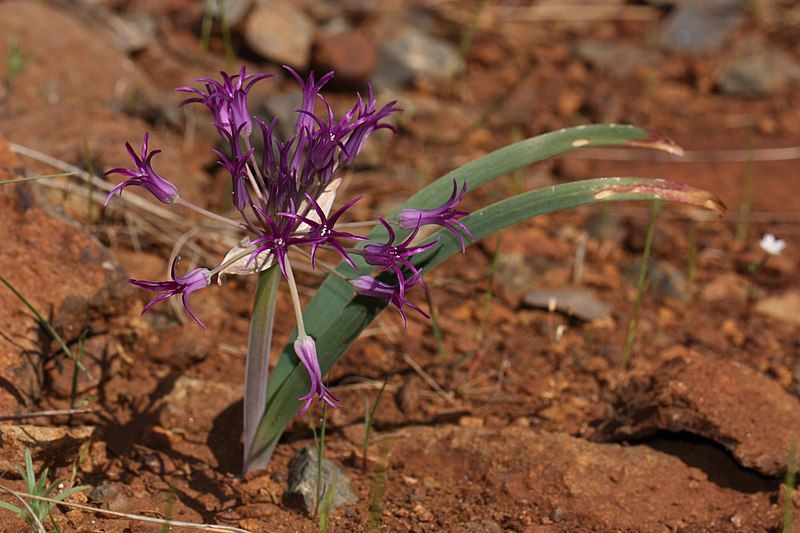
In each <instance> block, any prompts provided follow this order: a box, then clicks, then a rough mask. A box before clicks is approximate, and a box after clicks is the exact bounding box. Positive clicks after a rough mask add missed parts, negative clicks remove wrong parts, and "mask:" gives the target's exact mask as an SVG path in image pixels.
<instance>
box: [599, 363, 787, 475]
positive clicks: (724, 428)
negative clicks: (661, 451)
mask: <svg viewBox="0 0 800 533" xmlns="http://www.w3.org/2000/svg"><path fill="white" fill-rule="evenodd" d="M614 409H615V411H614V415H613V416H612V418H611V419H610V420H609V421H608V422H607V423H606V425H605V426H604V427H603V428H602V429H601V431H600V433H601V434H602V435H603V437H604V438H606V439H631V438H645V437H648V436H650V435H653V434H655V433H656V432H658V431H671V432H681V431H685V432H688V433H692V434H694V435H698V436H701V437H704V438H707V439H711V440H713V441H714V442H717V443H719V444H720V445H722V446H724V447H725V448H727V449H728V450H730V451H731V453H732V454H733V456H734V457H735V458H736V460H737V461H738V462H739V463H741V464H742V465H743V466H745V467H747V468H752V469H754V470H757V471H758V472H761V473H762V474H765V475H769V476H780V475H782V474H783V473H784V471H785V469H786V464H787V459H788V456H789V450H790V449H791V445H792V444H791V443H792V440H793V439H796V438H797V435H798V434H800V402H798V401H797V399H796V398H794V397H792V396H791V395H790V394H789V393H787V392H786V391H785V390H784V389H783V388H782V387H781V386H780V385H779V384H778V383H777V382H775V381H773V380H771V379H769V378H767V377H766V376H764V375H762V374H760V373H758V372H756V371H755V370H753V369H751V368H749V367H747V366H745V365H742V364H741V363H738V362H735V361H728V360H724V359H716V358H712V357H709V356H704V355H700V354H697V353H693V352H691V351H688V350H684V349H675V350H674V351H673V352H671V354H670V356H669V357H668V359H667V360H666V361H665V362H664V363H663V364H661V365H660V366H658V367H657V368H655V369H654V370H648V371H644V372H641V373H639V374H636V375H632V376H631V377H630V378H629V379H628V381H627V382H625V383H624V384H623V385H622V387H621V389H620V392H619V394H618V396H617V399H616V401H615V403H614Z"/></svg>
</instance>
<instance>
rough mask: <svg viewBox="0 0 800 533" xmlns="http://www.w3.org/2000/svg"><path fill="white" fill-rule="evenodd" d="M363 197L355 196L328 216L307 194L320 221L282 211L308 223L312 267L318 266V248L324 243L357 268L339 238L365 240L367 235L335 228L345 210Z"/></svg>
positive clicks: (285, 214)
mask: <svg viewBox="0 0 800 533" xmlns="http://www.w3.org/2000/svg"><path fill="white" fill-rule="evenodd" d="M362 198H363V196H357V197H355V198H353V199H352V200H350V201H349V202H347V203H346V204H344V205H343V206H342V207H340V208H339V210H338V211H336V212H335V213H334V214H332V215H331V216H330V217H328V216H326V215H325V211H323V210H322V208H321V207H320V205H319V204H318V203H317V201H316V200H315V199H314V198H312V197H311V196H310V195H308V194H306V199H307V200H308V203H309V205H310V206H311V208H312V209H314V212H315V213H316V214H317V217H318V218H319V221H316V220H313V219H310V218H308V217H307V216H305V215H298V214H296V213H281V215H283V216H285V217H288V218H292V219H295V220H299V221H300V222H304V223H305V224H307V225H308V227H309V229H308V231H307V232H306V233H305V237H306V239H307V240H308V242H309V243H310V244H311V268H315V267H316V262H315V261H316V256H317V248H319V247H320V246H321V245H323V244H327V245H328V246H330V247H331V248H333V249H334V250H336V251H337V252H339V255H341V256H342V259H344V260H345V261H347V263H348V264H349V265H350V266H352V267H353V268H356V269H357V267H356V265H355V263H353V260H352V259H350V256H349V255H347V252H346V251H345V249H344V248H343V247H342V245H341V244H339V241H338V240H337V239H351V240H354V241H364V240H366V237H362V236H360V235H354V234H352V233H347V232H344V231H339V230H336V229H334V226H335V225H336V222H337V221H338V220H339V218H340V217H341V216H342V215H343V214H344V213H345V211H347V210H348V209H350V208H351V207H352V206H353V204H355V203H356V202H358V201H359V200H361V199H362Z"/></svg>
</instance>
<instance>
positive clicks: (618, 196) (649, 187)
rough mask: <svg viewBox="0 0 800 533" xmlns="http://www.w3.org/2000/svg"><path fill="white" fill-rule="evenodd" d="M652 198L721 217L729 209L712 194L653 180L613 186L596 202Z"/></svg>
mask: <svg viewBox="0 0 800 533" xmlns="http://www.w3.org/2000/svg"><path fill="white" fill-rule="evenodd" d="M637 195H643V196H650V197H655V198H659V199H661V200H666V201H668V202H676V203H680V204H688V205H694V206H697V207H702V208H703V209H707V210H709V211H713V212H715V213H717V214H719V215H722V214H723V213H725V211H726V210H727V208H726V207H725V204H724V203H722V200H720V199H719V198H718V197H717V196H716V195H714V194H711V193H710V192H708V191H706V190H703V189H698V188H697V187H692V186H691V185H686V184H683V183H678V182H675V181H668V180H652V181H649V182H644V183H637V184H632V185H612V186H610V187H606V188H604V189H602V190H600V191H598V192H597V193H595V195H594V197H595V199H596V200H602V201H610V200H625V199H626V198H625V197H628V198H627V199H634V198H630V197H631V196H634V197H635V196H637Z"/></svg>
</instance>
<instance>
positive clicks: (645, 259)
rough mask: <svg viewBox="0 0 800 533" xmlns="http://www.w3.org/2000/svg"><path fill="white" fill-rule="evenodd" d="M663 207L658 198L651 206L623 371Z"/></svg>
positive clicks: (636, 326) (634, 333) (625, 367)
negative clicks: (659, 215)
mask: <svg viewBox="0 0 800 533" xmlns="http://www.w3.org/2000/svg"><path fill="white" fill-rule="evenodd" d="M661 207H662V203H661V201H660V200H656V201H654V202H653V205H652V207H651V208H650V221H649V222H648V225H647V238H646V240H645V243H644V252H642V265H641V266H640V267H639V281H638V283H637V286H636V300H635V301H634V302H633V313H632V314H631V321H630V323H629V324H628V336H627V338H626V339H625V352H624V354H623V356H622V371H623V372H625V371H626V370H627V369H628V363H629V362H630V358H631V351H632V350H633V343H634V341H635V340H636V332H637V330H638V328H639V312H640V311H641V309H642V302H643V301H644V292H645V291H644V289H645V282H646V281H647V269H648V266H649V265H650V252H651V250H652V248H653V236H654V235H655V233H656V219H657V218H658V213H659V211H661Z"/></svg>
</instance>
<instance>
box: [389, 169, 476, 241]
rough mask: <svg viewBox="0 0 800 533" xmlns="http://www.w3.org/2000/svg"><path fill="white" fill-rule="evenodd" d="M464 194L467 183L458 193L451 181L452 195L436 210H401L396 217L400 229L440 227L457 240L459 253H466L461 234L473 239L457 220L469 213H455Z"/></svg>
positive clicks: (455, 184) (454, 181)
mask: <svg viewBox="0 0 800 533" xmlns="http://www.w3.org/2000/svg"><path fill="white" fill-rule="evenodd" d="M465 194H467V183H466V182H464V186H463V187H461V192H459V191H458V183H456V180H453V194H451V195H450V198H448V199H447V200H446V201H445V202H444V203H443V204H442V205H441V206H439V207H437V208H436V209H431V210H424V209H403V210H402V211H400V215H398V217H397V218H398V220H399V222H400V227H401V228H403V229H414V228H416V227H417V226H427V225H431V224H433V225H437V226H442V227H443V228H446V229H447V230H449V231H450V233H452V234H453V235H454V236H455V237H456V239H458V242H459V244H460V245H461V251H462V252H466V251H467V247H466V244H465V243H464V237H463V236H462V235H461V233H462V232H463V233H464V234H465V235H467V237H469V238H470V239H472V238H474V236H473V235H472V232H471V231H470V230H469V228H468V227H466V226H465V225H464V224H462V223H461V222H459V221H458V219H459V218H462V217H465V216H467V215H468V214H469V213H467V212H466V211H456V206H457V205H458V204H459V202H461V200H462V198H464V195H465Z"/></svg>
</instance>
